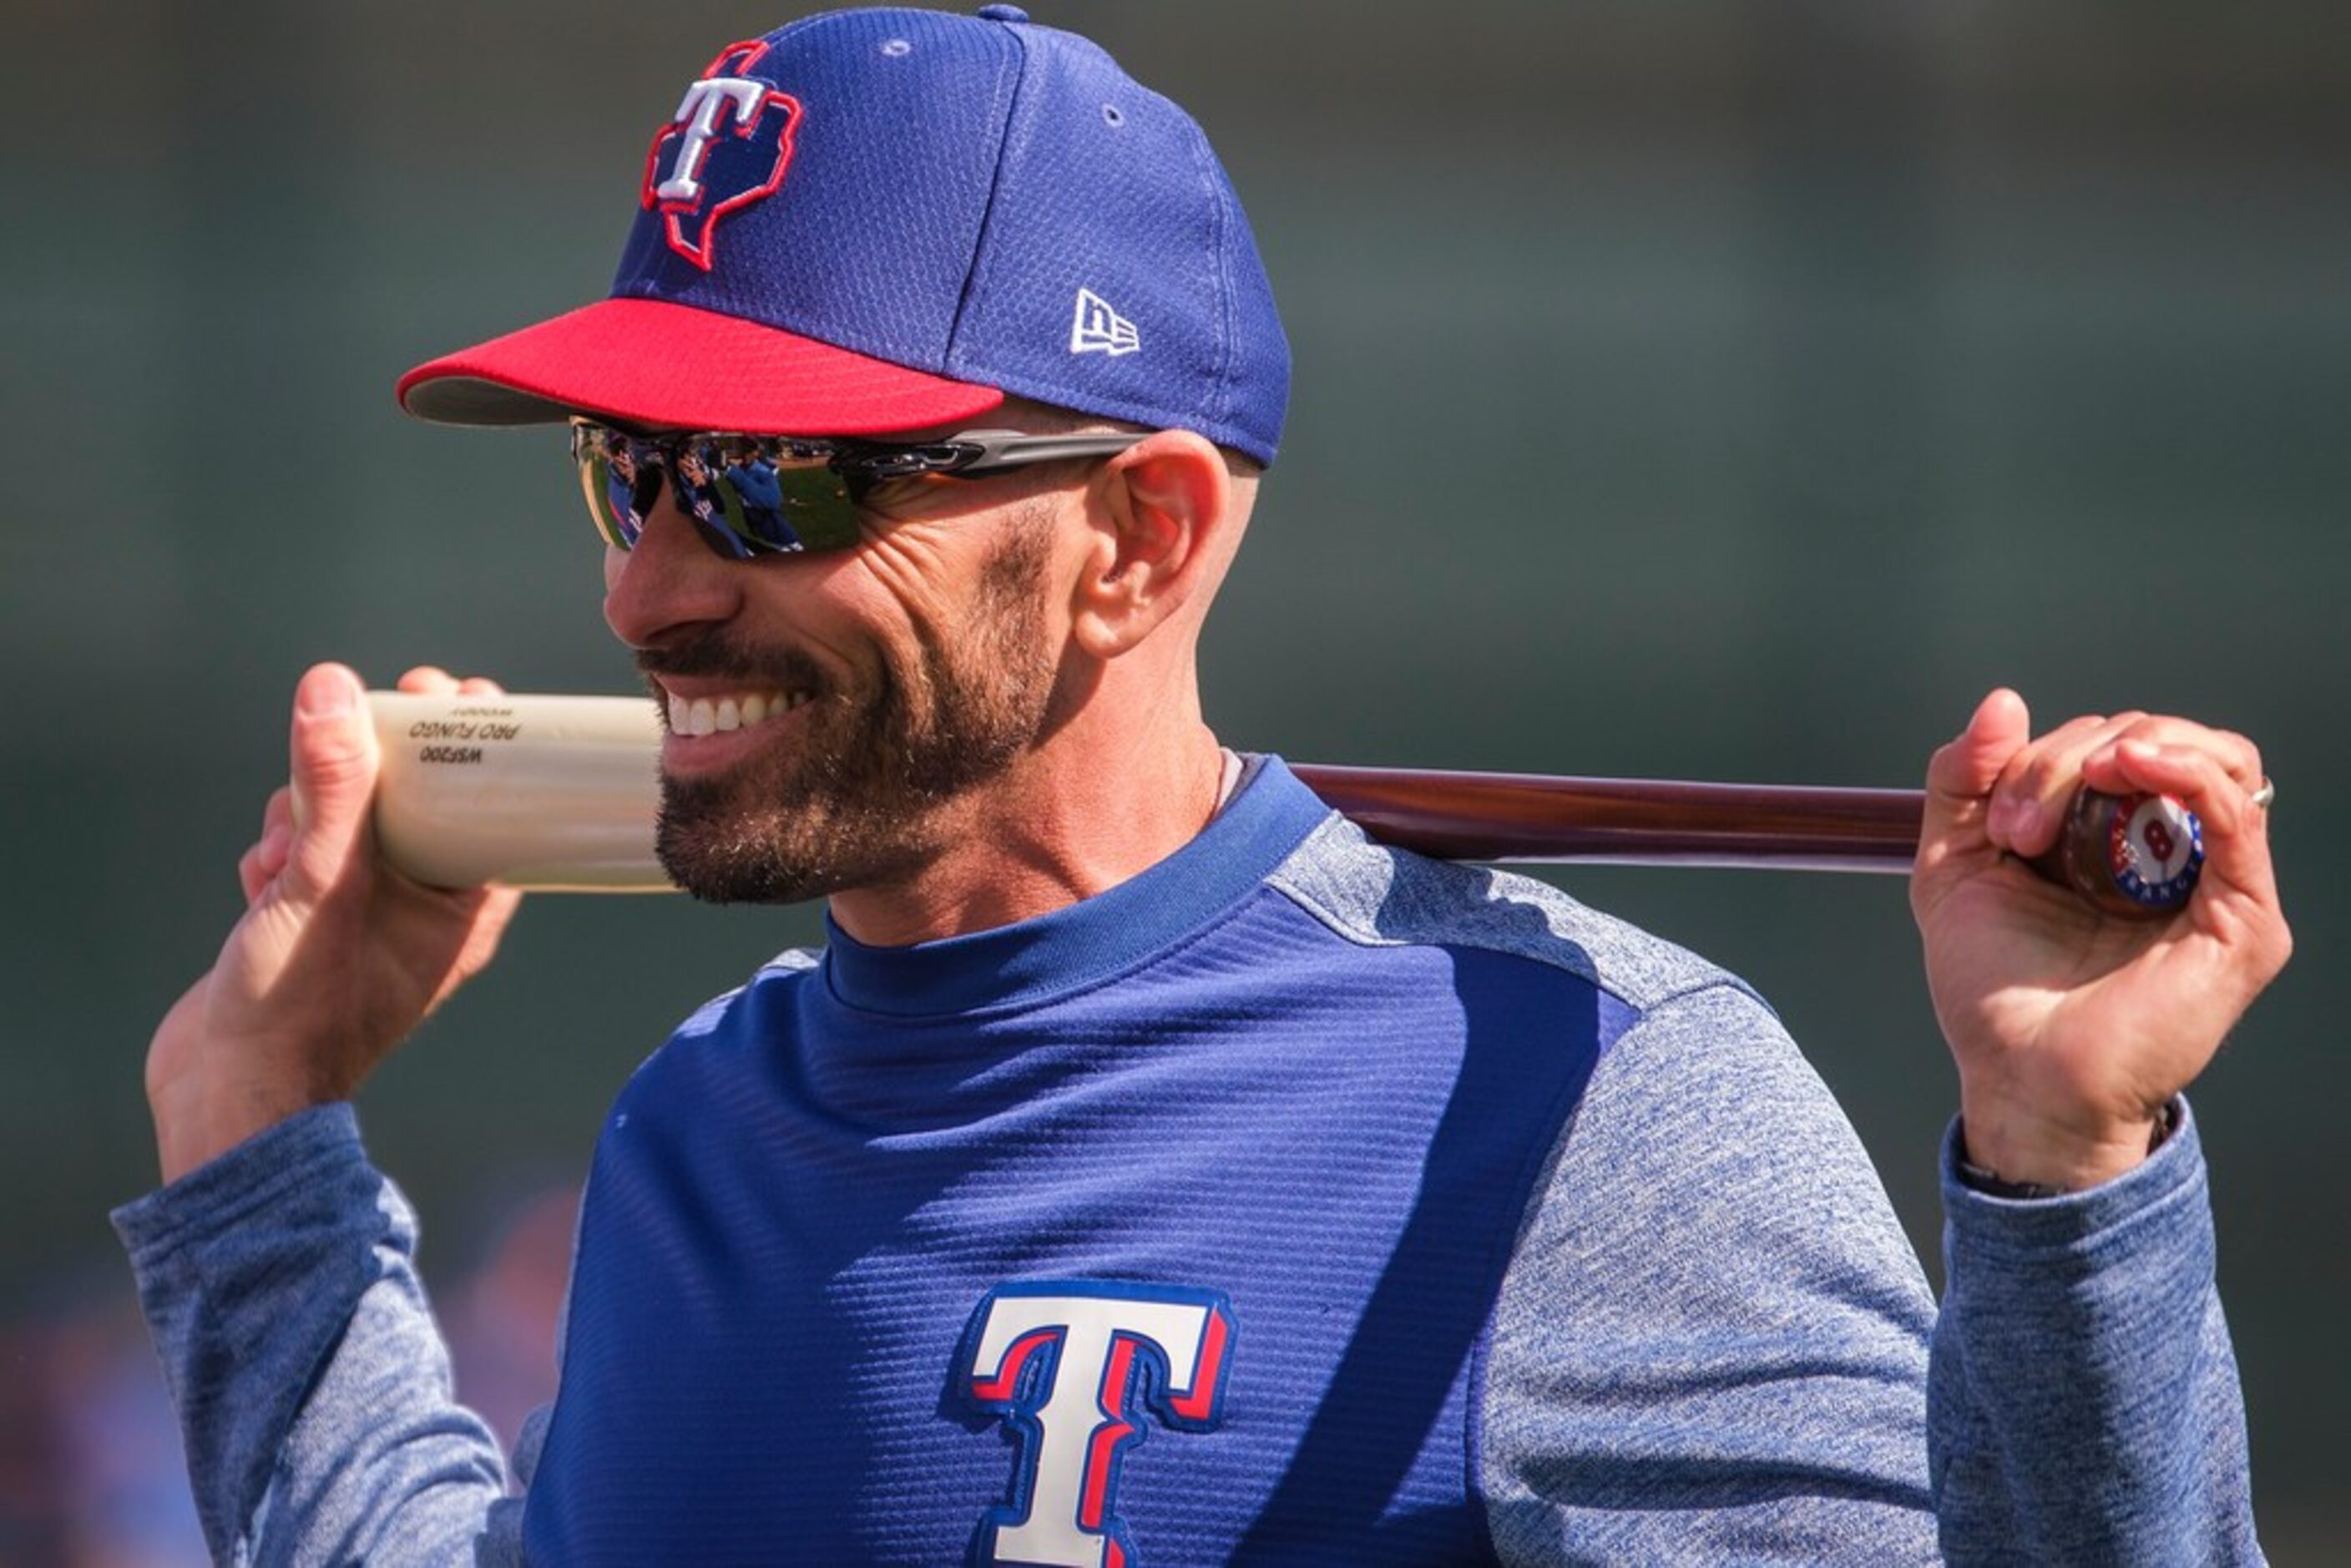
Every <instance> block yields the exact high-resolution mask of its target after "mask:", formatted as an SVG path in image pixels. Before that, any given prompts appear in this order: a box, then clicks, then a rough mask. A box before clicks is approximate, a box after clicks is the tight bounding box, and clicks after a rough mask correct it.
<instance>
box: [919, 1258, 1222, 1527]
mask: <svg viewBox="0 0 2351 1568" xmlns="http://www.w3.org/2000/svg"><path fill="white" fill-rule="evenodd" d="M1232 1343H1233V1309H1232V1303H1231V1302H1229V1301H1227V1300H1226V1299H1225V1295H1224V1292H1222V1291H1202V1290H1190V1289H1186V1288H1183V1287H1180V1286H1168V1285H1135V1284H1125V1283H1116V1284H1113V1283H1109V1282H1105V1281H1080V1280H1054V1281H1043V1282H1040V1283H1030V1284H1018V1285H998V1287H997V1288H996V1289H995V1290H993V1291H989V1292H988V1293H987V1296H985V1297H984V1298H982V1299H981V1301H980V1303H979V1307H978V1310H977V1312H974V1313H973V1314H972V1322H971V1329H970V1332H969V1333H967V1335H966V1336H965V1339H964V1344H965V1347H966V1348H965V1351H964V1353H963V1355H962V1357H961V1364H960V1365H959V1366H958V1368H957V1372H958V1378H959V1380H961V1381H964V1382H965V1386H966V1387H967V1388H968V1389H969V1391H970V1394H971V1397H972V1399H973V1400H974V1401H975V1402H976V1403H977V1404H978V1405H979V1406H980V1407H981V1408H982V1409H986V1410H991V1411H996V1412H998V1413H1000V1414H1001V1415H1003V1416H1005V1417H1006V1418H1007V1420H1008V1421H1009V1422H1010V1423H1011V1425H1012V1427H1013V1428H1014V1430H1016V1431H1017V1432H1019V1434H1020V1437H1021V1444H1020V1457H1019V1459H1017V1460H1016V1461H1014V1467H1013V1476H1012V1500H1011V1502H1010V1503H1009V1504H1008V1505H1007V1506H1004V1507H999V1508H992V1509H990V1510H988V1511H987V1514H986V1516H985V1517H983V1518H982V1520H981V1521H980V1526H979V1536H978V1540H977V1542H976V1543H975V1550H974V1551H973V1552H972V1556H973V1558H974V1560H975V1561H977V1562H978V1563H1050V1564H1053V1565H1054V1568H1141V1565H1140V1564H1139V1563H1135V1561H1134V1556H1133V1553H1132V1551H1131V1549H1130V1548H1129V1546H1128V1544H1127V1540H1126V1529H1125V1526H1124V1524H1123V1521H1121V1520H1120V1519H1119V1517H1118V1511H1117V1509H1116V1506H1115V1505H1116V1502H1117V1498H1118V1479H1119V1469H1120V1465H1121V1461H1122V1460H1123V1458H1124V1456H1125V1453H1126V1450H1127V1449H1128V1448H1132V1447H1134V1445H1135V1444H1137V1443H1140V1442H1141V1441H1142V1440H1143V1428H1144V1420H1143V1411H1144V1409H1146V1408H1147V1409H1148V1410H1149V1411H1150V1412H1151V1413H1153V1414H1154V1415H1156V1416H1158V1417H1159V1419H1160V1421H1161V1422H1162V1423H1163V1424H1165V1426H1167V1427H1171V1428H1173V1429H1175V1430H1177V1431H1186V1432H1206V1431H1210V1430H1212V1429H1214V1428H1215V1427H1216V1426H1217V1423H1218V1422H1219V1421H1221V1420H1222V1419H1223V1418H1224V1389H1225V1369H1226V1367H1227V1366H1228V1364H1230V1353H1231V1350H1232ZM1138 1406H1140V1408H1139V1407H1138Z"/></svg>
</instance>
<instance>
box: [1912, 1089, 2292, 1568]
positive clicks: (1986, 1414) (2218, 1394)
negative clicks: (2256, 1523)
mask: <svg viewBox="0 0 2351 1568" xmlns="http://www.w3.org/2000/svg"><path fill="white" fill-rule="evenodd" d="M1957 1148H1958V1145H1957V1139H1956V1127H1955V1128H1954V1135H1953V1136H1949V1137H1947V1138H1946V1139H1945V1142H1944V1149H1943V1211H1944V1240H1943V1247H1944V1259H1945V1263H1946V1267H1947V1269H1948V1270H1949V1281H1950V1283H1949V1289H1948V1291H1946V1292H1945V1295H1944V1300H1943V1315H1942V1321H1941V1322H1939V1323H1938V1324H1937V1326H1936V1330H1935V1347H1934V1370H1933V1375H1932V1382H1931V1384H1930V1385H1929V1388H1930V1396H1929V1401H1928V1404H1929V1410H1930V1427H1929V1432H1930V1439H1931V1445H1932V1450H1933V1458H1932V1467H1933V1472H1934V1481H1935V1490H1936V1495H1937V1500H1938V1509H1939V1511H1940V1514H1941V1517H1942V1531H1943V1549H1944V1551H1945V1552H1947V1553H1948V1554H1949V1558H1950V1560H1951V1561H1952V1562H1953V1563H2132V1564H2140V1563H2147V1564H2162V1563H2258V1562H2261V1561H2262V1552H2261V1547H2260V1545H2259V1543H2258V1542H2256V1541H2255V1540H2254V1535H2253V1515H2252V1490H2251V1478H2250V1471H2249V1469H2248V1461H2247V1451H2246V1443H2245V1415H2244V1401H2243V1396H2242V1393H2241V1390H2240V1388H2239V1386H2238V1382H2237V1365H2236V1358H2235V1355H2234V1354H2233V1353H2232V1352H2231V1348H2230V1344H2229V1331H2228V1326H2227V1324H2226V1323H2225V1322H2223V1320H2222V1318H2221V1315H2220V1295H2219V1292H2218V1291H2217V1290H2216V1288H2215V1286H2214V1281H2213V1235H2212V1210H2211V1205H2210V1197H2209V1191H2208V1187H2207V1185H2206V1177H2205V1168H2204V1155H2203V1150H2202V1146H2201V1144H2200V1142H2199V1139H2198V1137H2197V1134H2196V1128H2195V1125H2194V1124H2193V1121H2192V1119H2191V1118H2189V1115H2188V1113H2187V1111H2186V1108H2185V1106H2184V1105H2183V1106H2182V1107H2181V1120H2180V1125H2179V1129H2178V1130H2177V1131H2176V1132H2174V1133H2173V1134H2172V1135H2171V1137H2170V1139H2169V1140H2168V1141H2167V1142H2166V1143H2165V1145H2164V1146H2163V1147H2162V1148H2160V1149H2158V1151H2156V1153H2155V1155H2154V1156H2153V1157H2152V1158H2150V1159H2149V1160H2148V1161H2147V1163H2146V1164H2145V1165H2143V1166H2139V1167H2138V1168H2137V1170H2135V1171H2132V1172H2131V1173H2130V1174H2129V1175H2127V1176H2123V1177H2121V1178H2120V1179H2119V1180H2116V1181H2114V1182H2110V1183H2108V1184H2106V1185H2105V1186H2101V1187H2096V1188H2094V1189H2092V1190H2091V1191H2089V1192H2085V1193H2077V1194H2074V1195H2071V1196H2068V1197H2059V1198H2045V1199H2040V1200H2034V1201H2025V1202H2016V1201H2010V1200H2006V1199H2002V1198H1997V1197H1990V1196H1988V1195H1986V1194H1983V1193H1980V1192H1977V1191H1975V1190H1974V1189H1973V1188H1971V1187H1969V1186H1965V1185H1963V1184H1962V1183H1961V1182H1960V1181H1959V1178H1958V1174H1957V1170H1956V1161H1957Z"/></svg>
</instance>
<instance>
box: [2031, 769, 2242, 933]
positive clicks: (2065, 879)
mask: <svg viewBox="0 0 2351 1568" xmlns="http://www.w3.org/2000/svg"><path fill="white" fill-rule="evenodd" d="M2031 864H2032V869H2033V870H2035V871H2037V872H2039V873H2041V874H2042V875H2043V876H2045V877H2047V878H2048V879H2049V880H2050V881H2052V882H2054V883H2059V884H2060V885H2062V886H2064V887H2069V888H2071V889H2073V890H2074V892H2075V893H2077V894H2080V895H2081V896H2082V897H2084V898H2085V899H2087V900H2088V901H2089V902H2090V903H2091V904H2095V905H2096V906H2097V907H2098V908H2100V909H2102V910H2105V911H2107V912H2108V913H2110V914H2116V915H2138V916H2142V917H2146V918H2149V919H2154V918H2159V917H2161V916H2164V915H2173V914H2176V913H2178V912H2179V910H2180V909H2181V908H2183V907H2185V906H2186V904H2187V903H2188V899H2189V895H2190V894H2193V893H2194V892H2195V891H2196V882H2197V879H2198V878H2199V876H2201V875H2202V874H2203V872H2204V825H2203V824H2202V823H2201V822H2199V821H2197V819H2196V813H2195V812H2193V811H2191V810H2189V809H2188V808H2187V807H2186V806H2185V805H2183V804H2182V803H2181V802H2180V801H2179V800H2177V799H2175V798H2174V797H2172V796H2169V795H2148V794H2137V795H2107V794H2102V793H2100V792H2099V791H2098V790H2095V789H2082V790H2078V791H2076V792H2075V794H2074V800H2073V803H2072V804H2071V805H2070V806H2068V807H2067V808H2066V810H2065V825H2064V831H2062V832H2060V833H2059V835H2058V838H2057V842H2056V845H2055V847H2053V849H2051V850H2050V851H2049V852H2047V853H2046V854H2043V855H2040V856H2037V857H2035V858H2034V859H2033V860H2032V862H2031Z"/></svg>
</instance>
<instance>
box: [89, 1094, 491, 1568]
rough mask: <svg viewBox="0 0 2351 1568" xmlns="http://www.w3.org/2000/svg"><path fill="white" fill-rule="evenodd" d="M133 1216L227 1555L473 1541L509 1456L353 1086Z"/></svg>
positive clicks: (148, 1303) (206, 1504) (143, 1293)
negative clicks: (459, 1390) (450, 1349)
mask: <svg viewBox="0 0 2351 1568" xmlns="http://www.w3.org/2000/svg"><path fill="white" fill-rule="evenodd" d="M114 1219H115V1226H116V1228H117V1230H118V1231H119V1232H120V1235H121V1237H122V1239H123V1241H124V1244H125V1245H126V1247H127V1248H128V1249H129V1250H130V1253H131V1264H132V1267H133V1269H134V1270H135V1271H136V1273H137V1275H138V1281H139V1293H140V1301H141V1305H142V1306H143V1307H144V1309H145V1311H146V1313H147V1318H148V1322H149V1326H150V1328H151V1329H152V1332H153V1333H154V1337H155V1343H156V1346H157V1349H158V1351H159V1352H160V1353H161V1354H162V1360H163V1367H164V1373H165V1376H166V1378H167V1380H168V1381H169V1383H170V1385H171V1389H172V1397H173V1399H174V1401H175V1402H176V1404H177V1405H178V1406H179V1411H180V1418H181V1424H182V1428H183V1434H184V1437H185V1439H186V1446H187V1453H188V1465H189V1470H190V1477H191V1480H192V1482H193V1487H194V1490H195V1499H196V1507H197V1512H198V1514H199V1517H200V1518H201V1519H202V1521H203V1523H204V1533H205V1538H206V1541H207V1543H208V1544H209V1546H210V1548H211V1550H212V1552H213V1555H214V1559H215V1560H217V1561H222V1562H245V1561H258V1562H265V1563H267V1562H293V1561H305V1562H308V1561H321V1560H332V1561H338V1562H341V1561H360V1560H364V1561H368V1562H371V1563H372V1562H404V1561H413V1562H446V1561H449V1560H452V1559H453V1558H456V1557H468V1558H469V1557H471V1556H472V1555H473V1548H472V1545H471V1542H473V1541H474V1540H475V1538H476V1537H478V1536H479V1535H480V1534H481V1533H482V1531H483V1529H484V1525H485V1521H486V1516H487V1513H488V1511H489V1509H490V1506H491V1504H492V1503H493V1502H494V1501H495V1500H496V1499H497V1498H498V1497H499V1496H500V1494H501V1493H502V1491H503V1490H504V1487H503V1466H502V1463H501V1460H500V1458H499V1456H498V1451H497V1448H496V1443H495V1441H494V1439H493V1438H492V1437H491V1436H490V1434H489V1432H488V1431H487V1429H486V1428H485V1427H483V1425H482V1423H481V1422H480V1420H479V1419H478V1418H476V1417H475V1416H473V1415H472V1414H471V1413H470V1412H468V1411H466V1410H465V1409H464V1408H463V1407H462V1406H458V1405H456V1404H455V1401H454V1400H453V1398H452V1397H451V1393H450V1385H449V1372H448V1357H447V1354H446V1351H445V1349H444V1346H443V1344H442V1343H441V1339H440V1335H439V1333H438V1331H437V1329H436V1328H435V1327H434V1322H433V1319H432V1314H431V1312H430V1310H429V1309H428V1308H427V1306H426V1304H425V1301H424V1297H423V1288H422V1286H421V1284H420V1283H419V1281H418V1280H417V1276H416V1273H415V1269H414V1265H413V1252H414V1248H415V1239H416V1230H415V1223H414V1220H413V1217H412V1216H411V1214H410V1212H409V1210H408V1207H407V1205H406V1203H405V1202H404V1200H402V1198H401V1197H400V1195H399V1193H398V1192H397V1191H396V1190H395V1189H394V1188H393V1187H392V1185H391V1184H390V1183H389V1182H388V1181H386V1180H385V1179H384V1178H383V1177H382V1176H381V1175H380V1174H379V1173H377V1172H376V1171H375V1170H374V1169H373V1167H371V1166H370V1165H369V1164H368V1162H367V1159H366V1156H365V1155H364V1153H363V1152H362V1151H361V1149H360V1144H359V1138H358V1133H357V1129H356V1126H355V1124H354V1123H353V1121H352V1118H351V1113H350V1108H349V1107H348V1106H346V1105H332V1106H326V1107H322V1108H319V1109H318V1110H315V1111H309V1112H306V1113H301V1114H299V1115H297V1116H295V1117H293V1118H291V1119H290V1120H287V1121H285V1122H282V1123H280V1124H277V1126H274V1127H272V1128H270V1129H269V1130H268V1131H267V1132H265V1133H263V1134H260V1135H259V1136H258V1137H256V1138H255V1139H253V1140H252V1141H251V1142H249V1143H246V1144H245V1145H240V1146H239V1147H237V1148H235V1149H233V1150H231V1151H229V1152H228V1153H227V1154H226V1155H224V1156H223V1157H221V1158H220V1159H218V1160H215V1161H214V1162H212V1163H211V1164H209V1165H206V1166H204V1167H203V1168H201V1169H199V1170H196V1171H194V1172H192V1173H191V1174H189V1175H188V1176H186V1177H184V1178H183V1180H181V1181H178V1182H175V1183H173V1184H172V1185H171V1186H167V1187H165V1188H163V1189H162V1190H161V1191H159V1192H156V1193H153V1194H151V1195H149V1196H148V1197H144V1198H141V1199H140V1200H138V1201H137V1202H135V1203H132V1204H130V1205H127V1206H125V1207H123V1208H121V1209H120V1210H118V1211H116V1214H115V1216H114ZM265 1497H266V1499H267V1507H266V1510H265V1509H264V1507H263V1503H264V1499H265ZM257 1516H258V1517H257Z"/></svg>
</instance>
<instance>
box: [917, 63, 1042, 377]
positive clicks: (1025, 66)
mask: <svg viewBox="0 0 2351 1568" xmlns="http://www.w3.org/2000/svg"><path fill="white" fill-rule="evenodd" d="M1003 31H1004V33H1005V34H1006V35H1007V36H1008V37H1010V38H1011V40H1012V44H1013V47H1014V48H1015V49H1017V50H1018V51H1019V68H1018V69H1016V70H1015V71H1014V72H1013V75H1012V86H1011V90H1010V95H1009V98H1010V101H1009V102H1007V101H1006V98H1007V94H1006V90H1005V88H1004V85H1003V80H1002V77H1001V75H1000V74H999V76H998V84H997V89H996V104H997V105H1000V106H1002V109H1003V112H1002V114H1001V116H1000V117H999V119H998V121H997V132H996V167H995V169H994V170H993V171H992V172H990V173H989V175H988V180H987V205H986V206H984V207H982V208H981V209H980V214H979V234H978V235H977V240H976V243H975V244H974V245H973V246H972V256H971V269H970V270H969V271H968V272H966V273H965V274H964V279H963V292H962V293H961V294H960V295H958V296H957V297H956V310H955V319H954V320H953V321H951V322H949V323H948V324H947V340H946V352H945V353H943V354H942V355H941V356H940V360H939V369H940V371H941V373H943V374H951V375H956V376H957V377H959V378H960V377H961V376H962V371H963V365H964V361H963V352H962V350H963V319H964V315H965V313H966V312H967V311H968V310H969V309H970V308H971V303H972V300H973V299H974V298H977V295H978V293H979V291H980V289H981V287H982V286H984V285H985V284H986V282H987V272H988V269H989V268H990V267H992V266H993V265H994V263H995V256H996V245H995V237H994V236H995V229H996V198H997V195H998V193H999V192H1001V191H1002V190H1003V188H1004V162H1005V157H1006V153H1007V151H1008V149H1009V148H1010V147H1011V145H1012V122H1013V120H1015V119H1016V118H1017V117H1018V116H1019V113H1020V89H1022V88H1023V87H1024V86H1026V85H1027V83H1028V79H1029V40H1028V39H1027V38H1025V37H1021V35H1020V29H1019V27H1017V26H1010V25H1006V26H1004V27H1003ZM980 369H981V370H982V371H983V372H985V373H987V375H988V377H989V379H990V380H994V379H995V372H994V371H989V370H988V369H987V367H986V366H981V367H980Z"/></svg>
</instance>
